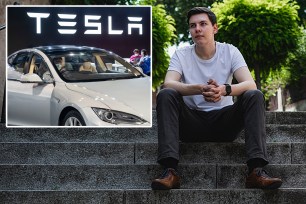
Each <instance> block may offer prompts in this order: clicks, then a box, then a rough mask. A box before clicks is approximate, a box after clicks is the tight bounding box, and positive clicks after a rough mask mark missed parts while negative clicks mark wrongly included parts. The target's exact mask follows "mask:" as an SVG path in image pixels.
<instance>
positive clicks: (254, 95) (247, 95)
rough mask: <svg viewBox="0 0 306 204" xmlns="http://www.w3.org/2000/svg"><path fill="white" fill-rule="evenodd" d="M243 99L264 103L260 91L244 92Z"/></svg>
mask: <svg viewBox="0 0 306 204" xmlns="http://www.w3.org/2000/svg"><path fill="white" fill-rule="evenodd" d="M243 98H245V99H251V100H257V101H264V100H265V98H264V95H263V93H262V92H261V91H260V90H257V89H256V90H248V91H246V92H244V94H243Z"/></svg>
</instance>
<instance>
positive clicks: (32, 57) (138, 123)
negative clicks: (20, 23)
mask: <svg viewBox="0 0 306 204" xmlns="http://www.w3.org/2000/svg"><path fill="white" fill-rule="evenodd" d="M7 67H8V69H7V126H103V127H119V126H124V127H127V126H129V127H151V126H152V104H151V79H150V77H148V76H146V75H144V74H143V73H142V72H141V71H139V70H138V69H137V68H136V67H133V66H132V65H131V64H129V63H128V62H126V61H125V60H124V59H123V58H121V57H119V56H118V55H116V54H114V53H112V52H109V51H107V50H103V49H99V48H93V47H85V46H63V45H57V46H42V47H35V48H31V49H23V50H20V51H17V52H15V53H13V54H11V55H10V56H9V57H8V61H7Z"/></svg>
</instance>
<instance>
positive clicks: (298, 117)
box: [266, 111, 306, 124]
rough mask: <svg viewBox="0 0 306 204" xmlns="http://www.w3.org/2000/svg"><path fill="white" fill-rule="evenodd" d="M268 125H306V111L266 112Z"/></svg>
mask: <svg viewBox="0 0 306 204" xmlns="http://www.w3.org/2000/svg"><path fill="white" fill-rule="evenodd" d="M266 123H267V124H306V111H298V112H266Z"/></svg>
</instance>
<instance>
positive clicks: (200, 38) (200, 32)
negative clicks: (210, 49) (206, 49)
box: [189, 13, 218, 46]
mask: <svg viewBox="0 0 306 204" xmlns="http://www.w3.org/2000/svg"><path fill="white" fill-rule="evenodd" d="M217 31H218V26H217V24H215V25H212V23H211V22H210V20H209V18H208V15H207V14H206V13H200V14H196V15H192V16H191V17H190V19H189V32H190V34H191V37H192V40H193V42H194V43H195V44H196V45H199V46H201V45H202V46H204V45H205V44H207V43H213V42H214V35H215V34H216V33H217Z"/></svg>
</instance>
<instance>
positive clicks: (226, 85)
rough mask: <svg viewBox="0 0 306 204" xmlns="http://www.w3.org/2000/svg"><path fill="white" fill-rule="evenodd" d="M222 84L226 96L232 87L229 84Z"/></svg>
mask: <svg viewBox="0 0 306 204" xmlns="http://www.w3.org/2000/svg"><path fill="white" fill-rule="evenodd" d="M224 85H225V91H226V94H225V96H228V95H230V94H231V93H232V87H231V85H229V84H224Z"/></svg>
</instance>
